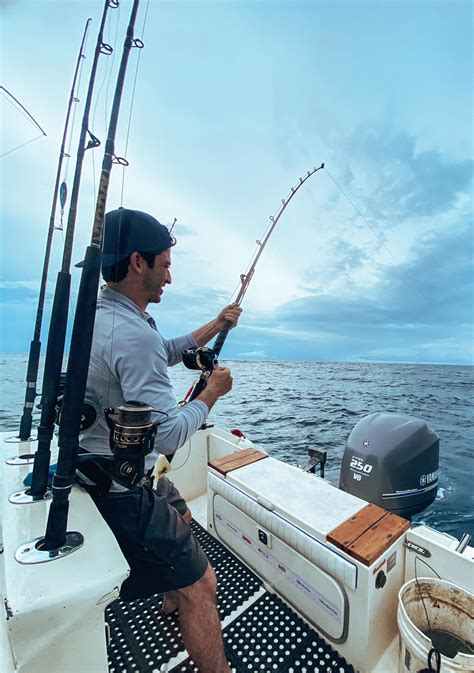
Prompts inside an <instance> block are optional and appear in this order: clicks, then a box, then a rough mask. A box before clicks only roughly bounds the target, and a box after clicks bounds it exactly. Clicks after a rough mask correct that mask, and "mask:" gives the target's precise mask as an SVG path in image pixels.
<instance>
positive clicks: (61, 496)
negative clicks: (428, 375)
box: [41, 0, 144, 551]
mask: <svg viewBox="0 0 474 673" xmlns="http://www.w3.org/2000/svg"><path fill="white" fill-rule="evenodd" d="M138 5H139V0H134V2H133V7H132V11H131V14H130V22H129V25H128V28H127V34H126V38H125V43H124V46H123V52H122V58H121V62H120V68H119V73H118V76H117V84H116V87H115V94H114V100H113V105H112V111H111V116H110V122H109V130H108V134H107V141H106V144H105V154H104V159H103V162H102V172H101V176H100V183H99V191H98V195H97V204H96V210H95V216H94V223H93V227H92V236H91V243H90V245H89V246H88V247H87V249H86V255H85V258H84V266H83V270H82V275H81V283H80V287H79V295H78V300H77V308H76V314H75V317H74V326H73V331H72V339H71V348H70V351H69V362H68V368H67V374H66V385H65V389H64V398H63V402H62V407H61V417H60V423H59V439H58V445H59V454H58V464H57V468H56V474H55V475H54V477H53V486H52V491H53V500H52V503H51V508H50V510H49V515H48V523H47V526H46V533H45V537H44V540H43V542H42V544H41V549H42V550H45V551H48V550H53V549H59V548H61V547H62V546H63V545H64V543H65V542H66V535H67V519H68V511H69V493H70V491H71V488H72V484H73V482H74V476H75V470H76V461H77V454H78V450H79V433H80V430H81V416H82V408H83V403H84V397H85V393H86V384H87V374H88V371H89V361H90V354H91V348H92V336H93V332H94V321H95V311H96V306H97V290H98V286H99V277H100V263H101V256H102V253H101V243H102V232H103V225H104V215H105V207H106V202H107V193H108V189H109V181H110V173H111V170H112V163H114V162H116V163H120V164H122V165H124V161H125V160H124V159H119V158H117V157H116V156H115V135H116V131H117V124H118V118H119V111H120V103H121V99H122V91H123V86H124V82H125V75H126V71H127V64H128V58H129V55H130V51H131V49H132V47H138V48H142V47H143V46H144V45H143V42H142V41H141V40H139V39H138V38H134V37H133V33H134V28H135V20H136V16H137V11H138ZM71 535H72V536H74V535H75V534H74V533H71Z"/></svg>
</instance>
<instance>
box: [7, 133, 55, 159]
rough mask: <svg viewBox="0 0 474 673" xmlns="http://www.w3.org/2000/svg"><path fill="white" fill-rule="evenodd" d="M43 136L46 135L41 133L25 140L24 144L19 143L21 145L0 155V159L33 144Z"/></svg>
mask: <svg viewBox="0 0 474 673" xmlns="http://www.w3.org/2000/svg"><path fill="white" fill-rule="evenodd" d="M45 135H46V133H42V134H41V135H39V136H36V137H35V138H32V139H31V140H27V141H26V142H24V143H21V145H17V146H16V147H14V148H13V149H12V150H8V152H4V154H0V159H1V158H2V157H6V156H7V155H8V154H11V153H12V152H16V150H19V149H21V148H22V147H26V145H29V144H30V143H34V142H35V140H38V139H39V138H43V137H44V136H45Z"/></svg>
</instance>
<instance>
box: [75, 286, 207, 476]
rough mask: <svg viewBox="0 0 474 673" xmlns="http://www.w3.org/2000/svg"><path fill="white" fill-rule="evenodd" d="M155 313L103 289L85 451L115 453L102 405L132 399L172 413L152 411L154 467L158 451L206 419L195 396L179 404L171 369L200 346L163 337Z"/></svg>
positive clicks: (174, 445) (177, 443)
mask: <svg viewBox="0 0 474 673" xmlns="http://www.w3.org/2000/svg"><path fill="white" fill-rule="evenodd" d="M150 318H151V316H150V315H149V314H148V313H145V312H144V311H142V310H141V309H140V308H139V307H138V306H137V305H136V304H135V303H134V302H133V301H131V300H130V299H128V298H127V297H125V296H123V295H122V294H120V293H118V292H115V291H114V290H112V289H110V288H108V287H105V288H102V289H101V291H100V295H99V299H98V303H97V313H96V318H95V325H94V338H93V343H92V352H91V360H90V365H89V375H88V379H87V389H86V401H87V402H89V403H92V404H93V406H94V407H95V409H96V411H97V413H98V418H97V421H96V423H95V425H94V426H92V428H90V429H89V430H88V431H86V432H84V433H83V434H82V435H81V440H80V444H81V446H82V447H83V448H84V449H86V450H87V451H90V452H93V453H99V454H102V455H106V456H109V455H111V452H110V448H109V428H108V426H107V422H106V420H105V415H104V409H105V408H107V407H114V408H116V407H117V406H119V405H120V404H122V403H123V402H125V401H128V400H135V401H138V402H145V403H146V404H149V405H150V406H152V407H153V408H154V409H156V410H158V411H162V412H165V413H166V414H167V415H168V417H167V418H166V420H164V421H163V418H164V417H163V416H161V415H160V414H154V418H153V420H154V421H160V422H161V421H163V422H161V425H159V426H158V431H157V435H156V439H155V450H154V451H153V453H151V454H150V455H149V456H148V457H147V460H146V468H147V469H149V468H150V467H152V466H153V464H154V462H155V460H156V457H157V453H164V454H168V453H173V452H174V451H176V450H177V449H179V448H180V447H181V446H182V445H183V444H184V443H185V441H186V440H187V439H188V438H189V437H190V436H191V435H192V434H193V433H194V432H195V431H196V430H197V429H198V428H199V427H200V426H201V425H202V424H203V423H204V421H205V420H206V418H207V415H208V414H209V409H208V408H207V405H206V404H205V403H204V402H201V401H200V400H193V401H192V402H189V403H188V404H186V405H185V406H184V407H182V408H178V406H177V403H176V399H175V396H174V394H173V389H172V386H171V382H170V380H169V377H168V373H167V368H168V366H172V365H175V364H177V363H178V362H181V361H182V352H183V351H184V350H185V349H186V348H191V347H195V346H196V342H195V340H194V338H193V336H192V335H191V334H188V335H186V336H182V337H177V338H176V339H169V340H168V339H165V338H164V337H162V336H161V334H160V333H159V332H158V331H157V330H156V329H154V328H153V327H152V325H151V324H150V322H148V321H149V320H150Z"/></svg>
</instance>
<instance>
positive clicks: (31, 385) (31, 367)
mask: <svg viewBox="0 0 474 673" xmlns="http://www.w3.org/2000/svg"><path fill="white" fill-rule="evenodd" d="M90 22H91V19H87V21H86V25H85V28H84V34H83V36H82V42H81V47H80V49H79V55H78V57H77V62H76V68H75V70H74V77H73V80H72V86H71V93H70V94H69V103H68V106H67V113H66V121H65V122H64V130H63V137H62V141H61V149H60V150H59V160H58V168H57V170H56V179H55V182H54V190H53V201H52V204H51V213H50V215H49V227H48V235H47V238H46V250H45V253H44V260H43V272H42V275H41V285H40V292H39V297H38V306H37V309H36V321H35V329H34V332H33V339H32V341H31V343H30V353H29V356H28V366H27V369H26V390H25V402H24V406H23V414H22V416H21V420H20V430H19V433H18V437H19V439H20V441H26V440H28V439H29V437H30V433H31V424H32V414H33V405H34V402H35V398H36V395H37V392H36V382H37V380H38V368H39V358H40V352H41V341H40V338H41V325H42V322H43V310H44V300H45V295H46V283H47V280H48V271H49V262H50V257H51V246H52V242H53V233H54V231H55V229H56V226H55V216H56V205H57V201H58V193H59V183H60V180H61V171H62V165H63V159H64V157H65V156H67V155H66V150H65V147H66V138H67V134H68V129H69V118H70V115H71V110H72V106H73V104H75V103H78V102H79V99H78V98H77V95H76V83H77V77H78V74H79V68H80V65H81V62H82V60H83V59H84V58H85V54H84V44H85V41H86V35H87V31H88V29H89V24H90ZM43 133H44V131H43ZM45 135H46V134H45ZM61 205H62V206H63V205H64V204H63V203H62V204H61Z"/></svg>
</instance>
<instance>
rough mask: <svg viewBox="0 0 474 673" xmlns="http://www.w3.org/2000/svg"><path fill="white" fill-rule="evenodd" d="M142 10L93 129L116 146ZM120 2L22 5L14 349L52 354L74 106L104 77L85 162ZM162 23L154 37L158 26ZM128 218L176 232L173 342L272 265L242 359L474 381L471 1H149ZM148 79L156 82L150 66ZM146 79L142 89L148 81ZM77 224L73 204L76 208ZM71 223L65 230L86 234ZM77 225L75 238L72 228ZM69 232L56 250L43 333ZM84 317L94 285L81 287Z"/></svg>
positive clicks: (87, 225)
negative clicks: (243, 278) (465, 371)
mask: <svg viewBox="0 0 474 673" xmlns="http://www.w3.org/2000/svg"><path fill="white" fill-rule="evenodd" d="M130 8H131V3H130V2H129V1H128V0H122V2H121V4H120V8H119V9H118V10H117V9H116V10H110V11H109V22H108V24H107V27H106V32H105V35H106V38H105V41H106V42H108V43H109V44H110V45H112V46H113V47H114V55H113V56H109V57H105V56H104V57H101V60H100V63H99V72H98V76H97V80H96V87H95V95H94V102H93V113H92V115H91V124H90V130H91V131H92V132H93V133H94V135H96V136H98V137H99V138H100V139H102V140H104V139H105V137H106V128H107V123H108V122H107V120H108V115H109V114H110V107H111V101H112V97H113V91H114V87H115V78H116V72H117V66H118V62H119V58H120V54H121V49H122V44H123V38H124V31H125V27H126V24H127V23H128V16H129V12H130ZM102 9H103V3H102V2H99V1H94V2H92V1H81V2H79V0H68V1H67V2H66V0H55V1H54V2H52V1H47V0H3V2H2V5H1V11H2V35H1V38H2V39H1V42H2V46H1V57H2V63H1V70H2V77H1V80H2V85H3V86H4V87H5V88H6V89H7V90H8V91H9V92H10V93H12V94H13V95H14V96H15V97H16V98H17V99H18V100H19V101H20V102H21V103H22V104H23V105H24V106H25V107H26V108H27V109H28V111H29V112H30V113H31V114H32V115H33V116H34V117H35V119H36V120H37V121H38V122H39V124H40V125H41V127H42V128H43V129H44V130H45V132H46V134H47V135H46V136H45V137H42V138H38V139H37V140H34V141H33V142H29V143H28V144H27V145H24V146H23V147H20V148H19V149H16V150H15V151H11V150H13V149H15V148H16V147H17V146H19V145H21V144H22V143H26V142H28V141H30V140H32V139H34V138H35V136H37V135H38V131H37V129H35V128H34V127H33V125H32V124H31V123H30V122H29V121H28V120H27V119H26V118H25V116H24V115H22V114H20V112H19V111H18V109H17V108H16V107H15V106H14V105H12V104H11V100H9V99H8V98H7V97H6V96H5V95H3V94H2V92H1V91H0V94H2V95H0V110H1V114H2V138H1V145H0V154H2V155H4V156H2V158H1V160H0V169H1V202H2V222H1V241H0V243H1V270H0V311H1V314H0V316H1V317H0V320H1V323H0V334H1V342H0V350H1V351H2V352H25V351H27V350H28V348H29V342H30V340H31V338H32V333H33V327H34V319H35V314H36V307H37V297H38V287H39V279H40V278H41V272H42V266H43V252H44V248H45V242H46V234H47V230H48V226H49V214H50V210H51V202H52V193H53V186H54V179H55V175H56V170H57V162H58V155H59V148H60V142H61V136H62V133H63V125H64V119H65V115H66V107H67V102H68V97H69V91H70V88H71V82H72V76H73V71H74V67H75V62H76V59H77V54H78V50H79V45H80V41H81V37H82V33H83V29H84V25H85V22H86V20H87V18H88V17H91V18H92V23H91V26H90V31H89V36H88V40H87V45H86V59H84V60H83V70H82V75H81V81H80V87H79V93H78V98H79V99H80V102H78V103H77V104H76V105H75V106H74V109H75V110H76V112H75V119H74V127H73V131H72V133H71V134H70V136H68V148H69V149H68V153H69V154H70V155H71V158H70V159H69V160H66V161H65V162H64V171H63V173H64V175H63V177H64V178H65V179H66V183H67V184H68V187H69V193H70V191H71V188H72V177H73V174H74V160H75V156H76V152H77V140H78V134H79V131H80V122H81V117H82V104H83V101H84V99H85V92H86V87H87V80H88V77H89V71H90V65H91V62H92V53H93V47H94V44H95V41H96V34H97V30H98V26H99V21H100V16H101V13H102ZM145 18H146V21H145ZM135 34H136V35H137V36H138V37H142V38H143V42H144V44H145V48H144V49H142V50H138V49H134V50H133V51H132V54H131V57H130V61H129V69H128V73H127V80H126V86H125V93H124V97H123V100H122V107H121V112H120V119H119V126H118V130H117V138H116V153H117V155H118V156H126V158H127V160H128V161H129V166H128V167H127V168H126V169H125V170H124V169H122V168H121V167H119V166H114V168H113V170H112V177H111V183H110V189H109V194H108V201H107V209H109V210H111V209H114V208H116V207H118V206H119V205H124V206H126V207H129V208H136V209H139V210H144V211H147V212H150V213H152V214H153V215H154V216H155V217H157V218H158V219H159V220H160V221H161V222H163V223H164V224H167V225H170V224H171V223H172V222H173V220H174V218H176V220H177V222H176V225H175V228H174V230H173V233H174V234H175V235H176V237H177V239H178V243H177V245H176V247H175V248H174V249H173V266H172V272H173V284H172V285H171V286H169V287H168V288H167V289H166V292H165V296H164V297H163V299H162V302H161V303H160V304H159V305H154V306H152V307H150V312H151V313H152V315H154V317H155V318H156V320H157V323H158V325H159V327H160V329H161V331H162V332H163V334H164V335H165V336H167V337H171V336H176V335H178V334H183V333H186V332H188V331H191V330H192V329H194V328H195V327H197V326H198V325H200V324H202V323H203V322H206V321H207V320H209V319H211V318H212V317H214V316H215V315H216V313H217V312H218V311H219V310H220V308H221V307H222V306H224V305H225V304H226V303H228V302H229V301H230V300H231V299H232V298H233V296H235V291H236V289H238V286H239V278H240V274H242V273H244V272H245V271H246V270H247V268H248V264H249V261H250V260H251V258H252V256H253V255H254V254H255V251H256V249H257V244H256V241H257V240H262V238H263V236H264V234H265V231H266V230H267V227H268V225H269V223H270V220H269V217H270V216H271V215H274V214H275V213H276V212H277V211H278V209H279V207H280V206H281V200H282V199H283V198H285V197H287V196H288V194H289V193H290V190H291V187H293V186H296V185H297V184H298V182H299V178H300V177H301V176H304V175H306V172H307V171H308V170H311V169H312V168H313V167H314V166H319V165H320V164H321V163H322V162H324V163H325V166H326V168H325V169H324V170H321V171H318V172H317V173H316V174H315V175H313V176H312V177H311V178H309V179H308V180H307V181H306V182H305V184H304V185H303V186H302V187H301V189H300V190H299V191H298V193H297V194H296V195H295V197H294V199H293V200H292V201H291V203H290V204H289V205H288V208H287V209H286V210H285V213H284V215H283V216H282V218H281V220H280V221H279V223H278V226H277V228H276V229H275V231H274V233H273V234H272V236H271V238H270V240H269V243H268V245H267V247H266V248H265V250H264V252H263V254H262V256H261V258H260V261H259V263H258V265H257V268H256V271H255V275H254V277H253V279H252V282H251V284H250V287H249V290H248V292H247V294H246V296H245V298H244V301H243V304H242V307H243V309H244V313H243V315H242V318H241V324H240V326H239V328H238V329H237V330H234V331H233V332H232V333H231V334H230V336H229V337H228V339H227V341H226V344H225V347H224V349H223V351H222V358H224V359H269V360H285V359H288V360H336V361H368V362H370V361H376V362H377V361H381V362H415V363H440V364H441V363H442V364H446V363H452V364H472V363H473V326H472V315H473V296H474V295H473V265H472V261H473V229H472V221H473V218H472V215H473V202H472V196H473V192H472V155H473V127H472V118H473V98H472V75H473V67H472V66H473V63H472V48H471V44H472V38H473V15H472V5H471V3H470V2H468V1H459V0H449V1H448V0H443V1H436V2H435V1H432V0H423V1H419V0H392V1H379V0H370V1H367V2H362V1H360V0H352V1H350V2H347V1H345V2H343V1H338V0H331V1H327V2H326V1H322V0H313V1H312V2H302V1H299V0H293V1H291V2H285V1H281V2H272V1H260V2H257V1H255V0H253V1H252V2H248V1H244V0H242V1H240V2H226V1H221V2H202V1H200V0H197V1H195V2H182V1H181V0H176V1H175V2H161V1H160V0H150V2H149V4H147V2H146V0H142V2H141V6H140V10H139V15H138V19H137V27H136V32H135ZM137 64H138V69H137ZM135 78H136V79H135ZM102 156H103V144H102V146H101V147H100V148H98V149H97V150H94V151H92V150H91V151H88V152H87V153H86V159H85V162H84V170H83V176H82V183H81V193H80V202H79V214H78V219H77V224H76V236H75V242H74V255H73V259H74V260H80V259H82V257H83V254H84V250H85V248H86V246H87V245H88V244H89V241H90V236H91V226H92V222H93V217H94V208H95V196H96V188H97V187H96V186H97V183H98V180H99V175H100V166H101V162H102ZM66 215H67V204H66ZM66 215H65V216H64V219H65V220H66V219H67V217H66ZM56 223H57V224H58V225H59V224H60V216H59V212H58V213H57V217H56ZM63 242H64V234H63V232H61V231H56V232H55V233H54V238H53V251H52V260H51V267H50V274H49V282H48V288H47V296H46V308H45V316H44V324H43V331H42V343H43V347H44V346H45V344H46V342H47V326H48V317H49V312H50V307H51V301H52V296H53V292H54V284H55V279H56V274H57V271H58V269H59V266H60V262H61V255H62V245H63ZM72 280H73V287H72V295H71V308H70V315H71V316H72V315H73V312H74V308H75V300H76V296H77V287H78V282H79V280H80V270H78V269H75V268H73V269H72Z"/></svg>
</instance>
